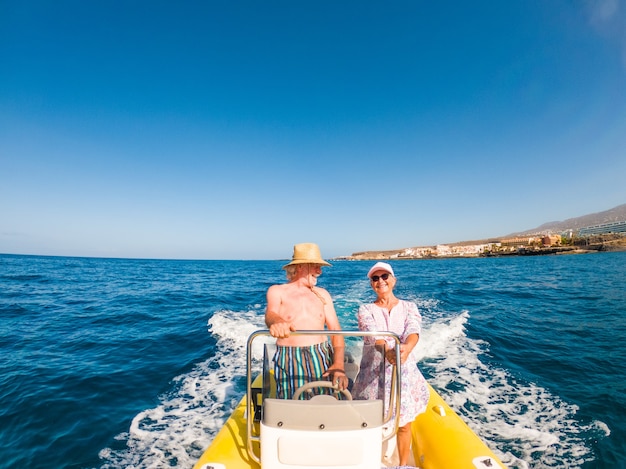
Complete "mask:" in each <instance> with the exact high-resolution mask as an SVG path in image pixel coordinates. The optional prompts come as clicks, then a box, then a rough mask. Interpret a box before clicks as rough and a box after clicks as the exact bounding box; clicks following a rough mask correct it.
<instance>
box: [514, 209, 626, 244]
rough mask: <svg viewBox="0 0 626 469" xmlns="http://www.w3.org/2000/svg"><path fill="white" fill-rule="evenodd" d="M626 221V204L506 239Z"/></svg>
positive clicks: (555, 222) (554, 222)
mask: <svg viewBox="0 0 626 469" xmlns="http://www.w3.org/2000/svg"><path fill="white" fill-rule="evenodd" d="M624 220H626V204H623V205H618V206H617V207H615V208H612V209H610V210H606V211H604V212H597V213H591V214H589V215H583V216H582V217H576V218H568V219H567V220H563V221H551V222H548V223H544V224H543V225H541V226H538V227H537V228H533V229H532V230H526V231H520V232H518V233H511V234H510V235H507V236H506V237H512V236H521V235H530V234H534V233H546V232H549V231H552V232H555V233H560V232H562V231H567V230H574V231H576V230H579V229H581V228H585V227H586V226H593V225H600V224H601V223H610V222H614V221H624Z"/></svg>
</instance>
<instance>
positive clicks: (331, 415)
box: [263, 395, 383, 431]
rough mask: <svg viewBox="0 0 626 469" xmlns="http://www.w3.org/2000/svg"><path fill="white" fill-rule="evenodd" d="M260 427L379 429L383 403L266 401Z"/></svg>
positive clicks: (326, 399) (318, 399) (326, 398)
mask: <svg viewBox="0 0 626 469" xmlns="http://www.w3.org/2000/svg"><path fill="white" fill-rule="evenodd" d="M263 424H264V425H265V426H268V427H276V428H281V429H283V430H285V429H291V430H326V431H345V430H358V429H362V430H365V429H372V428H376V427H382V424H383V402H382V400H380V399H376V400H371V401H347V400H341V401H340V400H337V399H335V398H334V397H332V396H327V395H326V396H325V395H320V396H315V397H314V398H313V399H311V400H308V401H300V400H286V399H265V400H264V401H263Z"/></svg>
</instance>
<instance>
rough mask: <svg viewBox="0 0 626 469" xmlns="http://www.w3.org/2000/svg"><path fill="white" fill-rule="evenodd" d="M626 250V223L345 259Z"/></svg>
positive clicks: (357, 255) (498, 255)
mask: <svg viewBox="0 0 626 469" xmlns="http://www.w3.org/2000/svg"><path fill="white" fill-rule="evenodd" d="M601 251H626V220H624V221H617V222H611V223H603V224H598V225H593V226H588V227H584V228H581V229H579V230H576V231H574V230H567V231H565V232H562V233H551V232H545V233H532V234H528V235H523V236H522V235H519V236H512V237H503V238H498V239H495V238H494V239H488V240H480V241H465V242H459V243H451V244H438V245H435V246H418V247H409V248H403V249H398V250H389V251H364V252H355V253H353V254H352V255H350V256H346V257H343V258H342V259H348V260H381V259H383V260H384V259H386V260H390V259H433V258H463V257H501V256H536V255H551V254H583V253H591V252H601Z"/></svg>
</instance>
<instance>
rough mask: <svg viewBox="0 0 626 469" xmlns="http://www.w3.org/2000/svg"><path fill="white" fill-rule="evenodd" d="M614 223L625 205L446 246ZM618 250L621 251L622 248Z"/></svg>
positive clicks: (625, 212) (625, 217)
mask: <svg viewBox="0 0 626 469" xmlns="http://www.w3.org/2000/svg"><path fill="white" fill-rule="evenodd" d="M616 221H626V204H623V205H619V206H617V207H615V208H612V209H610V210H606V211H604V212H597V213H591V214H589V215H583V216H582V217H576V218H569V219H567V220H563V221H551V222H548V223H544V224H543V225H541V226H538V227H537V228H533V229H531V230H526V231H520V232H517V233H511V234H508V235H505V236H498V237H494V238H490V239H480V240H472V241H458V242H455V243H447V245H448V246H463V245H466V246H469V245H479V244H487V243H493V242H498V241H499V240H500V239H505V238H514V237H517V236H529V235H535V234H546V233H550V232H552V233H562V232H564V231H569V230H573V231H574V232H576V231H578V230H579V229H581V228H585V227H588V226H593V225H600V224H602V223H610V222H616ZM406 249H407V248H403V249H395V250H392V251H364V252H355V253H353V254H352V255H351V256H346V257H345V258H348V259H391V258H393V257H395V256H398V255H401V254H402V253H403V252H404V251H406ZM620 250H623V249H622V248H621V249H620Z"/></svg>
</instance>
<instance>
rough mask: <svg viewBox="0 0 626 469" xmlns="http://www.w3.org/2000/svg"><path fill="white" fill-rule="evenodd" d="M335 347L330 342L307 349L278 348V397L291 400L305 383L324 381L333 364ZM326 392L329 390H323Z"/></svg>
mask: <svg viewBox="0 0 626 469" xmlns="http://www.w3.org/2000/svg"><path fill="white" fill-rule="evenodd" d="M332 356H333V347H332V345H331V344H330V342H328V341H326V342H321V343H319V344H315V345H310V346H306V347H283V346H280V345H279V346H277V347H276V353H275V354H274V378H276V397H277V398H278V399H291V397H292V396H293V393H294V392H295V391H296V390H297V389H298V388H299V387H300V386H302V385H304V384H305V383H309V382H311V381H320V380H323V379H324V378H322V374H323V373H324V372H325V371H326V370H327V369H328V367H329V366H330V365H331V364H332V362H333V361H332ZM322 389H323V391H322V393H324V392H327V391H328V390H327V389H326V388H322Z"/></svg>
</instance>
